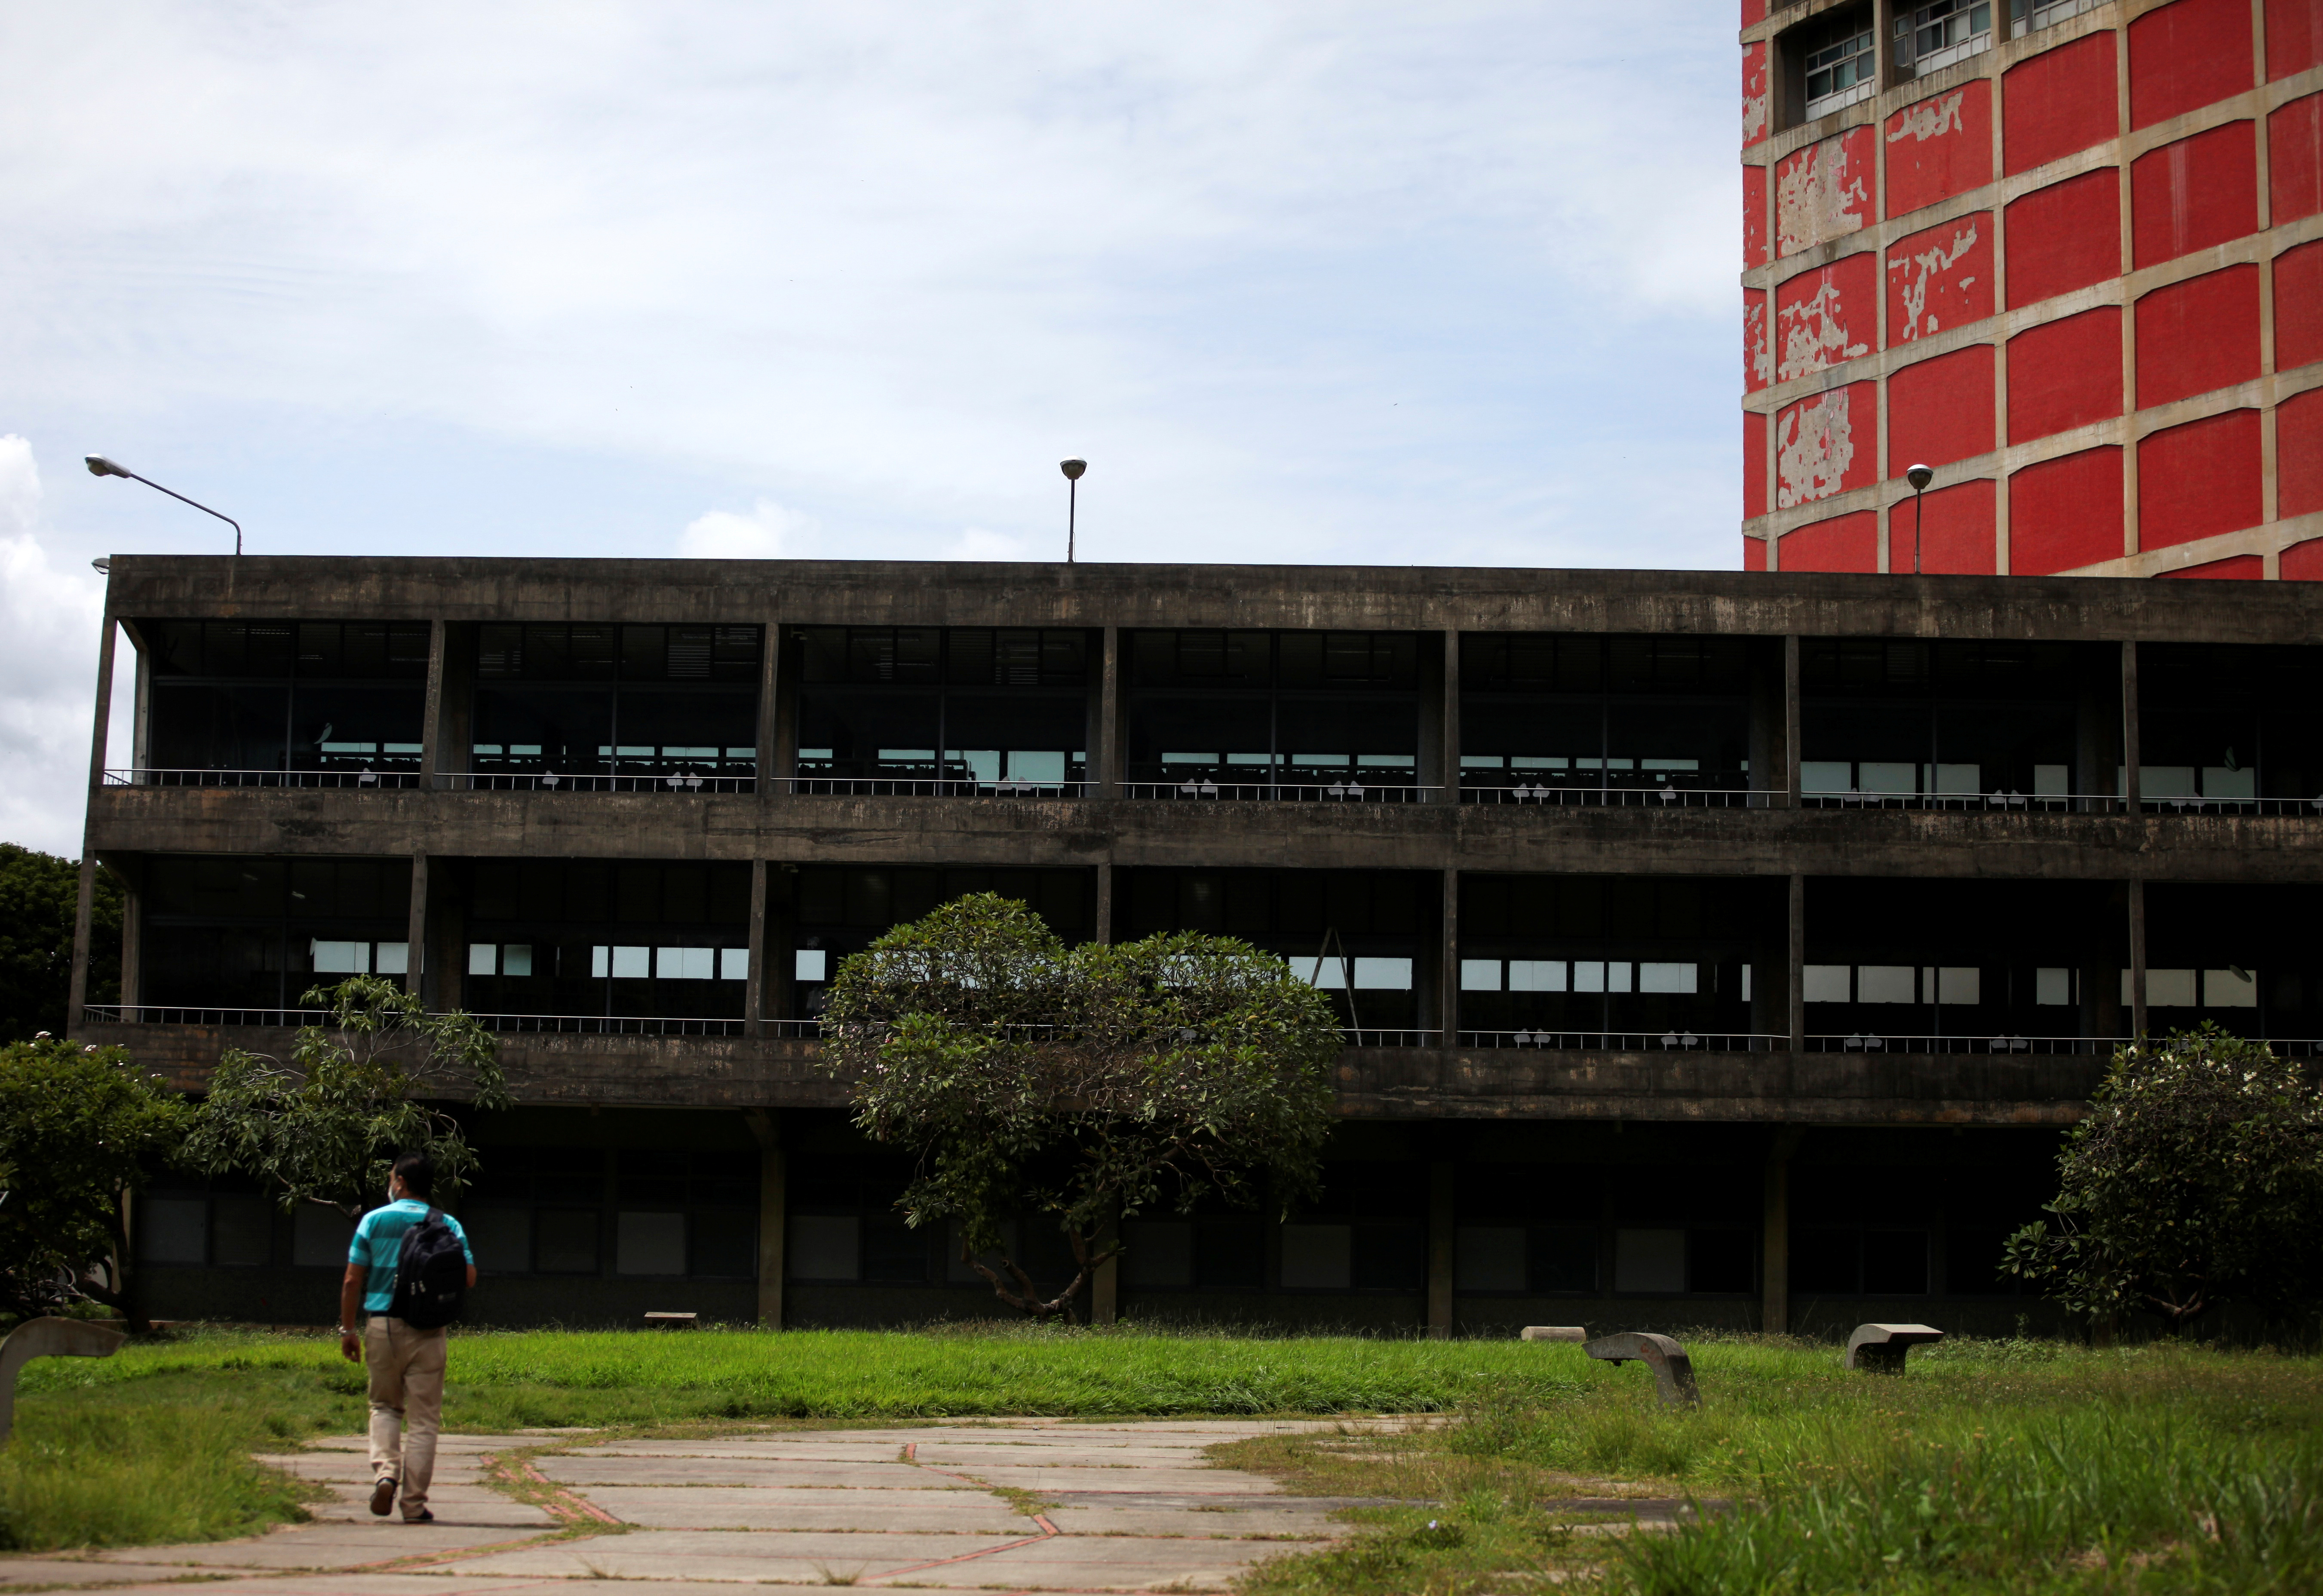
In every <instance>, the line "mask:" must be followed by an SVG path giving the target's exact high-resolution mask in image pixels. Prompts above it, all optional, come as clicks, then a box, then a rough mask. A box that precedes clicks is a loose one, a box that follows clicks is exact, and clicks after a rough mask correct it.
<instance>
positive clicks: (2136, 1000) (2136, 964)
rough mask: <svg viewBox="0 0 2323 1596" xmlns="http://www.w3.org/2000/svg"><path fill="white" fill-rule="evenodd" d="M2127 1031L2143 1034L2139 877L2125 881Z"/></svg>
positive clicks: (2142, 926)
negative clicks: (2127, 953)
mask: <svg viewBox="0 0 2323 1596" xmlns="http://www.w3.org/2000/svg"><path fill="white" fill-rule="evenodd" d="M2134 790H2135V789H2133V791H2134ZM2129 1033H2130V1035H2132V1036H2134V1037H2142V1036H2144V1034H2145V883H2144V880H2143V879H2142V878H2139V877H2132V878H2131V880H2130V883H2129Z"/></svg>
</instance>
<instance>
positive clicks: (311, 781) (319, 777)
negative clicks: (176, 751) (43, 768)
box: [105, 768, 419, 788]
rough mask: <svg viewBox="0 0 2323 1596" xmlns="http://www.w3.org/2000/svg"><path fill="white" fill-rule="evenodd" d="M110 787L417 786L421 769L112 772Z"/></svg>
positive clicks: (108, 780)
mask: <svg viewBox="0 0 2323 1596" xmlns="http://www.w3.org/2000/svg"><path fill="white" fill-rule="evenodd" d="M105 784H106V786H108V787H367V788H390V787H416V786H418V785H419V772H418V771H417V770H372V769H369V768H359V769H355V770H155V769H152V768H142V769H133V770H108V771H106V773H105Z"/></svg>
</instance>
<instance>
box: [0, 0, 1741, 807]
mask: <svg viewBox="0 0 2323 1596" xmlns="http://www.w3.org/2000/svg"><path fill="white" fill-rule="evenodd" d="M1734 27H1735V18H1734V13H1733V9H1732V7H1731V5H1723V4H1722V5H1717V6H1711V5H1704V4H1684V5H1680V4H1659V3H1656V0H1642V3H1639V4H1633V5H1629V6H1625V7H1618V8H1613V9H1611V10H1608V9H1606V8H1603V7H1584V6H1578V5H1495V4H1474V5H1460V4H1437V5H1428V6H1414V5H1400V6H1396V5H1322V4H1308V5H1264V4H1253V3H1252V0H1237V3H1236V4H1233V5H1204V4H1180V5H1173V6H1170V7H1166V8H1151V7H1149V8H1138V9H1134V10H1133V9H1131V8H1127V7H1086V6H1075V7H1067V6H1062V5H962V6H959V7H953V8H935V7H926V6H904V5H893V4H883V3H881V0H868V3H862V4H850V5H843V6H841V5H823V6H781V5H764V4H756V5H719V4H702V3H697V0H661V3H660V4H656V5H642V4H610V3H607V4H589V3H587V0H561V3H559V4H556V5H521V4H511V5H500V6H494V7H478V6H474V5H464V6H458V7H454V6H451V5H431V4H416V5H402V6H396V7H381V6H378V5H340V4H329V3H322V4H314V3H309V4H302V5H269V4H261V3H256V0H248V3H243V4H202V3H199V0H179V3H177V4H173V5H138V4H128V5H115V6H111V7H108V8H106V11H105V12H104V14H103V17H102V20H101V21H98V20H95V19H93V18H92V16H91V14H88V13H87V12H85V11H79V10H77V9H74V8H63V9H59V8H53V7H47V8H43V7H32V6H21V7H16V8H14V9H13V10H11V11H10V12H9V13H7V14H5V16H0V75H5V87H6V92H5V95H0V193H5V197H6V201H7V208H8V214H9V215H10V216H11V219H12V223H13V225H12V226H11V227H10V228H9V229H8V230H7V235H6V237H5V239H0V273H5V281H6V284H7V289H8V292H7V295H6V300H5V302H6V304H7V305H8V307H9V311H8V314H7V315H6V316H0V358H4V359H5V362H6V369H7V370H8V371H9V372H10V375H11V381H9V382H8V383H6V384H5V391H0V436H5V438H6V439H7V440H9V441H7V442H6V443H5V445H0V579H5V582H0V605H5V609H4V610H0V628H5V631H0V637H5V641H0V752H6V753H9V754H11V755H14V757H15V758H14V763H15V765H16V767H17V768H18V769H20V770H29V771H32V772H34V773H36V774H35V775H32V776H29V777H28V778H26V779H25V780H23V781H20V782H17V783H14V784H9V785H8V787H6V788H0V837H5V838H9V839H17V840H23V841H26V842H30V843H33V844H35V845H37V846H41V847H46V848H52V849H55V850H58V851H63V852H73V851H77V846H78V824H79V809H80V803H79V800H78V775H74V774H70V767H71V766H73V765H74V764H75V762H76V761H78V760H84V759H85V758H86V753H85V750H86V746H87V745H86V739H87V712H88V702H89V693H90V691H91V687H90V682H89V677H90V675H91V673H92V671H93V663H94V654H95V627H94V621H93V616H94V613H95V610H94V608H93V606H94V602H95V594H96V586H95V582H96V578H95V576H94V573H90V572H89V571H88V568H87V560H88V558H89V557H90V556H92V555H97V554H102V553H108V552H126V551H140V552H184V551H194V550H216V549H220V548H222V547H225V546H228V545H227V544H226V543H225V542H222V541H221V539H222V538H223V537H230V535H229V534H227V533H226V529H225V527H220V526H218V525H217V524H216V523H215V522H210V521H208V520H207V518H204V517H202V516H199V515H197V514H196V513H195V512H193V511H191V510H188V509H184V508H183V507H181V506H179V505H177V504H175V503H173V502H172V501H170V500H167V499H164V498H161V496H160V495H158V494H155V493H153V492H152V491H150V490H148V489H145V488H142V487H140V486H138V485H136V484H134V483H128V482H117V481H106V482H99V481H96V480H95V479H92V478H90V477H88V476H87V474H86V473H85V472H83V471H82V470H81V469H80V466H79V463H78V462H79V457H80V456H81V455H82V454H87V453H90V452H101V453H105V454H111V455H113V456H114V457H115V458H116V459H119V460H120V461H122V462H123V463H125V464H127V465H129V466H130V467H131V468H132V469H134V470H137V471H140V472H144V473H145V474H147V475H150V476H152V477H153V478H155V479H156V480H157V481H160V482H166V483H168V484H170V486H171V487H174V488H176V489H178V490H179V491H182V492H185V493H188V494H189V495H191V496H193V497H194V498H197V499H199V500H203V501H204V502H206V503H211V504H215V505H216V506H217V507H218V508H219V509H224V510H225V511H227V512H228V513H230V514H232V515H234V516H235V517H237V518H239V519H241V521H242V522H243V526H244V527H246V528H247V529H248V532H249V537H250V546H251V547H252V548H253V549H254V550H262V551H267V552H290V553H313V554H342V553H344V554H353V553H365V554H430V553H460V554H495V555H546V554H590V555H701V556H704V557H719V556H728V557H732V556H743V555H748V556H776V555H793V556H807V557H813V556H819V555H832V556H856V555H878V556H887V557H895V558H928V559H944V558H960V557H971V558H1047V557H1053V556H1054V555H1057V554H1059V553H1061V546H1062V532H1063V509H1064V502H1063V501H1064V493H1063V482H1062V479H1061V477H1060V476H1059V475H1058V472H1057V469H1056V462H1057V460H1058V459H1060V458H1061V457H1062V456H1063V455H1066V454H1080V455H1084V456H1086V457H1087V458H1088V460H1089V462H1090V467H1089V473H1088V478H1087V479H1086V480H1085V481H1084V482H1083V483H1082V493H1081V551H1082V555H1083V557H1085V558H1089V559H1097V560H1146V559H1155V560H1201V561H1225V560H1235V561H1290V562H1299V563H1376V564H1422V563H1424V564H1511V565H1628V566H1659V567H1687V566H1712V567H1731V566H1732V565H1734V564H1737V563H1738V558H1739V556H1738V554H1737V550H1738V547H1739V546H1738V544H1737V541H1736V537H1735V523H1736V518H1737V515H1738V511H1737V509H1736V505H1737V502H1738V500H1739V486H1738V484H1737V483H1736V482H1735V472H1736V471H1737V469H1738V465H1739V455H1738V453H1737V451H1738V446H1739V437H1738V433H1739V428H1738V427H1736V426H1735V424H1734V419H1733V417H1734V408H1735V383H1736V376H1737V365H1738V359H1739V355H1738V349H1737V345H1738V332H1737V310H1738V308H1739V303H1738V301H1739V293H1738V290H1737V288H1736V273H1737V251H1738V245H1737V243H1736V238H1737V223H1736V218H1737V216H1739V214H1740V199H1739V194H1738V187H1739V183H1738V179H1737V178H1736V163H1735V157H1734V151H1735V145H1736V142H1737V134H1736V119H1737V115H1738V112H1737V103H1738V102H1737V90H1736V71H1737V66H1736V60H1735V54H1734V50H1735V46H1734ZM83 768H85V766H83ZM50 772H54V773H55V774H54V775H53V776H51V775H49V774H46V773H50Z"/></svg>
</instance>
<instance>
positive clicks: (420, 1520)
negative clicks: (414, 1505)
mask: <svg viewBox="0 0 2323 1596" xmlns="http://www.w3.org/2000/svg"><path fill="white" fill-rule="evenodd" d="M403 1521H404V1522H405V1523H406V1524H433V1523H435V1522H436V1515H435V1514H433V1513H431V1512H429V1511H428V1510H427V1509H425V1508H422V1509H419V1510H418V1512H416V1513H406V1514H405V1515H404V1516H403Z"/></svg>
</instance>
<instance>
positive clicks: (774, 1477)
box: [533, 1456, 976, 1491]
mask: <svg viewBox="0 0 2323 1596" xmlns="http://www.w3.org/2000/svg"><path fill="white" fill-rule="evenodd" d="M533 1466H534V1467H535V1468H537V1469H538V1470H539V1471H540V1472H542V1473H543V1474H544V1475H546V1476H547V1477H548V1478H549V1479H551V1480H554V1481H556V1482H557V1483H559V1484H560V1485H584V1486H593V1485H670V1486H693V1485H745V1486H755V1487H758V1488H759V1489H762V1490H779V1489H788V1488H792V1487H811V1486H824V1487H840V1486H868V1487H874V1488H878V1489H883V1490H888V1491H973V1490H975V1489H976V1487H975V1486H973V1485H968V1484H963V1483H962V1482H961V1481H958V1480H952V1479H948V1478H946V1477H945V1476H944V1475H941V1474H936V1473H931V1472H928V1471H927V1470H925V1469H915V1468H914V1467H913V1466H912V1465H911V1464H909V1463H799V1462H794V1461H792V1460H788V1459H762V1458H690V1457H586V1456H584V1457H544V1458H538V1459H536V1460H535V1462H534V1463H533Z"/></svg>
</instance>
